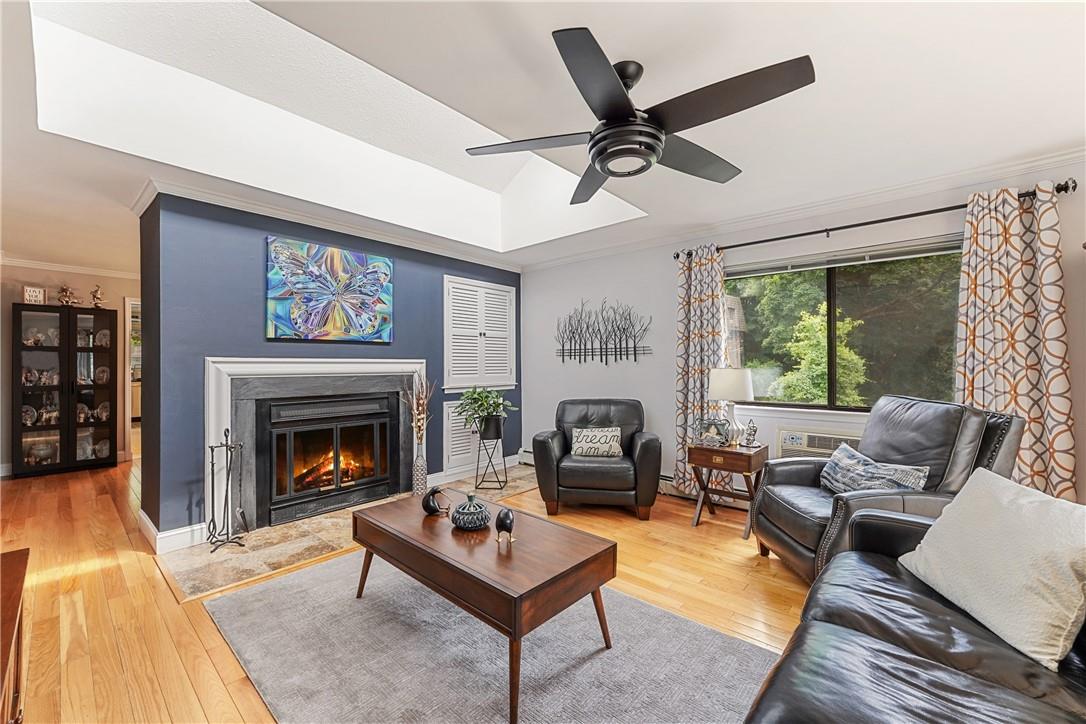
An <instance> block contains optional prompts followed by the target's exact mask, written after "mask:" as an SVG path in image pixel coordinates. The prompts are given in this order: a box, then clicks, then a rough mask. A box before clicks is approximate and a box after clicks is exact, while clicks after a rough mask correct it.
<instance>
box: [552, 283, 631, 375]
mask: <svg viewBox="0 0 1086 724" xmlns="http://www.w3.org/2000/svg"><path fill="white" fill-rule="evenodd" d="M651 324H652V317H648V318H646V317H643V316H641V315H640V314H638V313H637V312H635V311H634V309H633V307H631V306H630V305H628V304H621V303H619V302H614V303H613V304H608V303H607V300H606V299H604V300H603V301H602V302H600V306H599V308H591V307H589V306H588V302H586V301H584V300H583V299H582V300H581V306H579V307H576V308H574V309H573V311H571V312H570V313H569V314H567V315H566V316H565V317H562V318H560V319H559V320H558V323H557V325H556V327H555V332H554V341H555V342H557V343H558V348H557V349H556V350H555V352H554V353H555V355H556V356H558V357H560V358H561V360H562V362H563V363H565V362H566V361H570V362H577V363H584V362H602V363H603V364H605V365H607V364H610V363H611V362H612V361H614V362H618V361H621V360H633V361H634V362H636V361H637V359H638V357H644V356H645V355H648V354H652V348H651V347H649V346H647V345H645V344H643V342H644V340H645V335H647V334H648V332H649V325H651Z"/></svg>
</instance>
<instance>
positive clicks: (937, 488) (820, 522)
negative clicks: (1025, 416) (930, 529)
mask: <svg viewBox="0 0 1086 724" xmlns="http://www.w3.org/2000/svg"><path fill="white" fill-rule="evenodd" d="M1024 429H1025V422H1024V421H1023V420H1022V419H1021V418H1020V417H1016V416H1014V415H1004V414H1000V413H991V412H983V411H981V410H977V409H974V408H971V407H968V406H966V405H958V404H955V403H951V402H935V401H932V400H919V399H916V398H912V397H902V396H898V395H885V396H883V397H880V398H879V399H878V401H876V402H875V405H874V407H872V408H871V415H870V417H869V418H868V421H867V426H866V428H865V429H864V434H863V436H862V437H861V438H860V445H859V450H860V452H861V453H863V454H864V455H867V456H868V457H870V458H872V459H874V460H876V461H878V462H884V463H894V464H898V465H926V466H928V468H929V470H928V481H927V483H926V484H925V486H924V488H923V490H854V491H852V492H849V493H838V494H837V495H834V494H832V493H830V492H828V491H826V490H824V489H823V488H822V487H821V486H820V484H819V477H820V475H821V473H822V468H824V467H825V465H826V460H825V459H823V458H791V459H785V460H770V461H769V462H768V463H766V469H765V474H764V476H763V479H762V484H761V485H760V486H759V488H758V494H757V495H756V496H755V499H754V503H753V507H752V510H751V521H752V523H753V530H754V534H755V536H756V537H757V538H758V548H759V552H760V553H761V554H762V555H763V556H764V555H768V554H769V551H770V550H772V551H773V552H774V553H776V554H777V555H778V556H779V557H780V558H781V560H783V561H784V562H785V564H787V565H788V566H789V567H790V568H792V569H793V570H794V571H795V572H796V573H798V574H799V575H800V576H802V577H803V578H804V579H806V580H807V581H813V580H814V578H815V576H817V575H818V573H819V572H820V571H821V570H822V569H823V568H824V567H825V566H826V564H827V563H828V562H829V560H830V559H831V558H832V557H833V556H834V555H836V554H837V553H840V552H841V551H843V550H848V548H849V528H848V521H849V518H851V517H852V515H853V514H854V513H856V512H857V511H859V510H867V509H877V510H888V511H892V512H897V513H907V514H911V515H920V516H925V517H929V518H935V517H937V516H938V515H939V514H940V513H941V512H942V510H943V508H944V507H945V506H946V504H947V503H949V502H950V501H951V500H953V498H954V494H955V493H957V492H958V491H959V490H960V489H961V487H962V486H963V485H965V481H966V480H968V479H969V475H970V474H971V473H972V472H973V470H974V469H976V468H978V467H984V468H988V469H989V470H992V471H993V472H995V473H998V474H1000V475H1004V476H1009V475H1010V474H1011V472H1012V471H1013V469H1014V461H1015V457H1016V456H1017V454H1018V446H1019V445H1020V444H1021V442H1022V432H1023V430H1024Z"/></svg>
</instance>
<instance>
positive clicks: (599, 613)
mask: <svg viewBox="0 0 1086 724" xmlns="http://www.w3.org/2000/svg"><path fill="white" fill-rule="evenodd" d="M592 603H594V604H595V605H596V618H598V619H599V620H600V631H602V632H603V645H604V646H606V647H607V648H611V632H610V631H609V630H607V614H606V613H604V612H603V591H602V590H601V589H599V588H597V589H596V590H595V591H593V592H592Z"/></svg>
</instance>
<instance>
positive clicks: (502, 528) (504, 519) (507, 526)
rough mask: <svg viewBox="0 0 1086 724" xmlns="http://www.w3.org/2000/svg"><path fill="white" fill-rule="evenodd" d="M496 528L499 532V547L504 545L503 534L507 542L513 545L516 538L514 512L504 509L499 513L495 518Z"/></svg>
mask: <svg viewBox="0 0 1086 724" xmlns="http://www.w3.org/2000/svg"><path fill="white" fill-rule="evenodd" d="M494 528H495V529H496V530H497V531H498V537H497V541H498V545H499V546H500V545H501V543H502V533H505V536H506V539H507V541H508V542H509V543H510V544H512V543H513V541H515V540H516V538H514V537H513V511H511V510H509V508H502V509H501V510H499V511H498V514H497V515H496V516H495V517H494Z"/></svg>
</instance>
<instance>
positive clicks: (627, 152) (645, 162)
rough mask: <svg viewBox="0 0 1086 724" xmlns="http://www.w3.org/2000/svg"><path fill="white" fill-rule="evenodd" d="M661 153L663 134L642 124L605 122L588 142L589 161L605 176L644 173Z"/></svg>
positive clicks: (658, 158)
mask: <svg viewBox="0 0 1086 724" xmlns="http://www.w3.org/2000/svg"><path fill="white" fill-rule="evenodd" d="M663 152H664V132H663V131H662V130H661V129H659V128H657V127H656V126H654V125H652V124H650V123H646V122H645V121H643V120H636V121H618V122H604V123H601V124H600V125H599V126H597V127H596V130H594V131H593V132H592V137H591V138H590V139H589V140H588V158H589V159H590V160H591V162H592V165H593V166H595V167H596V170H597V171H599V172H600V173H602V174H603V175H605V176H612V177H615V178H622V177H625V176H637V175H638V174H641V173H645V172H646V171H648V170H649V169H650V168H652V166H653V165H654V164H655V163H656V162H657V161H659V160H660V156H661V155H663Z"/></svg>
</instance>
